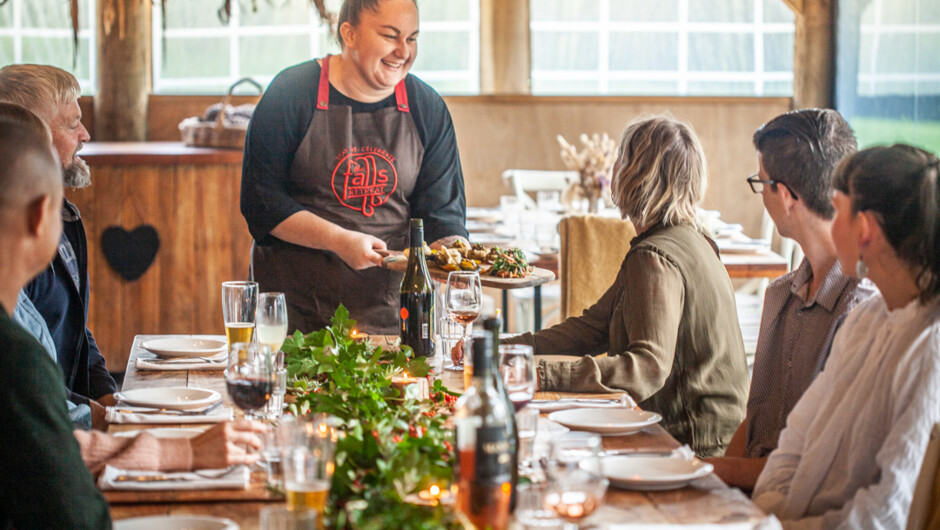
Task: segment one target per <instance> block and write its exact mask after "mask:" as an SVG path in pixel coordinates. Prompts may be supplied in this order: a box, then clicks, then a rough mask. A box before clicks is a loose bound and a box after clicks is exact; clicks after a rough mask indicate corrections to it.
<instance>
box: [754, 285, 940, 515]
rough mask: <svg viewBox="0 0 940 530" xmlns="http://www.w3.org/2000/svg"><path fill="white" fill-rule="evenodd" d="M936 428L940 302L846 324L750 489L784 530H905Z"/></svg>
mask: <svg viewBox="0 0 940 530" xmlns="http://www.w3.org/2000/svg"><path fill="white" fill-rule="evenodd" d="M937 422H940V298H938V297H934V299H933V300H931V301H930V303H928V304H927V305H926V306H925V305H921V304H920V302H919V301H917V300H915V301H913V302H911V303H910V304H908V305H907V306H906V307H904V308H901V309H896V310H894V311H888V309H887V307H886V306H885V302H884V299H883V298H882V296H881V294H877V295H875V296H873V297H872V298H870V299H869V300H867V301H865V302H863V303H862V304H860V305H859V306H858V307H856V308H855V310H853V311H852V312H851V313H850V314H849V316H848V317H847V318H846V321H845V324H844V325H843V326H842V329H841V330H839V332H838V334H837V335H836V337H835V340H834V342H833V345H832V353H831V354H830V357H829V360H828V362H827V363H826V368H825V370H823V372H822V373H821V374H819V376H818V377H817V378H816V380H815V381H814V382H813V383H812V385H810V387H809V388H808V389H807V391H806V393H805V394H803V397H802V399H800V401H799V402H798V403H797V405H796V406H795V407H794V409H793V411H792V412H791V413H790V416H789V418H788V419H787V427H786V429H785V430H784V431H783V432H782V433H781V434H780V444H779V446H778V447H777V449H776V450H775V451H774V452H773V453H771V455H770V457H769V459H768V461H767V465H766V467H765V468H764V471H763V473H761V475H760V478H759V479H758V481H757V485H756V487H755V488H754V502H755V503H756V504H757V505H758V506H760V507H761V508H763V509H764V510H766V511H768V512H770V513H773V514H775V515H776V516H777V517H779V518H780V519H781V521H782V522H783V524H784V527H785V528H904V526H905V524H906V521H907V514H908V511H909V509H910V504H911V498H912V497H913V492H914V485H915V484H916V482H917V476H918V473H919V472H920V466H921V461H922V460H923V457H924V451H925V449H926V447H927V441H928V439H929V437H930V430H931V428H932V427H933V425H934V423H937Z"/></svg>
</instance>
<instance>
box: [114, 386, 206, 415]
mask: <svg viewBox="0 0 940 530" xmlns="http://www.w3.org/2000/svg"><path fill="white" fill-rule="evenodd" d="M114 398H115V399H117V400H119V401H121V402H123V403H126V404H128V405H135V406H138V407H152V408H155V409H176V410H188V409H201V408H203V407H207V406H209V405H211V404H213V403H215V402H216V401H219V400H220V399H222V396H220V395H219V393H218V392H216V391H214V390H207V389H205V388H186V387H165V388H138V389H136V390H123V391H121V392H115V393H114Z"/></svg>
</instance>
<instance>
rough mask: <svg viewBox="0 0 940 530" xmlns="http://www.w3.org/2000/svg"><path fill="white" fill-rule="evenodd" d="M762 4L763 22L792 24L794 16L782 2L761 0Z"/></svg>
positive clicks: (780, 0)
mask: <svg viewBox="0 0 940 530" xmlns="http://www.w3.org/2000/svg"><path fill="white" fill-rule="evenodd" d="M763 2H764V22H770V23H777V22H786V23H790V24H792V23H793V20H794V18H795V15H794V14H793V11H791V10H790V8H789V7H787V5H786V4H784V3H783V0H763Z"/></svg>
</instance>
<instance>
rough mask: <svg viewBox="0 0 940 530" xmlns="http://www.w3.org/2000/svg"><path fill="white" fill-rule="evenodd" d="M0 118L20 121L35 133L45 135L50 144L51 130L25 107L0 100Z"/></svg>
mask: <svg viewBox="0 0 940 530" xmlns="http://www.w3.org/2000/svg"><path fill="white" fill-rule="evenodd" d="M0 120H8V121H12V122H18V123H22V124H23V125H24V126H26V127H29V128H30V129H32V130H33V131H34V132H35V133H37V134H39V135H42V136H43V137H45V138H46V139H47V140H48V141H49V144H50V145H51V144H52V131H50V130H49V127H48V126H47V125H46V122H44V121H43V120H42V118H40V117H39V116H37V115H36V114H35V113H33V112H32V111H30V110H29V109H27V108H26V107H23V106H21V105H17V104H16V103H9V102H6V101H0Z"/></svg>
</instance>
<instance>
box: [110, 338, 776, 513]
mask: <svg viewBox="0 0 940 530" xmlns="http://www.w3.org/2000/svg"><path fill="white" fill-rule="evenodd" d="M155 337H157V336H155V335H138V336H137V337H135V339H134V343H133V347H132V349H131V353H130V359H129V360H128V365H127V373H126V375H125V379H124V386H123V389H124V390H132V389H136V388H154V387H161V386H187V387H199V388H208V389H211V390H215V391H217V392H220V393H221V394H222V396H223V399H224V400H225V402H226V404H229V405H230V404H231V402H230V401H229V398H228V395H227V393H226V391H225V383H224V380H223V377H222V373H221V372H213V371H172V372H171V371H138V370H137V369H136V368H135V363H136V360H137V358H138V357H140V356H141V355H142V354H144V355H146V353H145V350H143V349H142V348H141V346H140V345H141V343H142V342H143V341H145V340H148V339H152V338H155ZM442 379H443V381H444V383H445V384H446V385H447V386H448V387H449V388H453V389H462V388H463V376H462V374H461V373H459V372H450V371H444V372H443V374H442ZM576 396H578V394H562V393H557V392H539V393H537V394H536V398H538V399H558V398H561V397H576ZM591 396H592V397H597V395H596V394H592V395H591ZM166 426H167V425H160V427H166ZM145 427H147V426H146V425H112V426H111V427H110V429H109V430H110V432H119V431H126V430H136V429H141V428H145ZM187 427H192V425H187ZM603 443H604V448H605V449H631V448H658V449H664V450H669V449H674V448H676V447H678V446H679V444H678V442H676V440H675V439H674V438H673V437H672V436H670V435H669V433H667V432H666V431H665V430H664V429H663V428H662V427H660V426H659V425H654V426H651V427H647V428H646V429H644V430H643V431H641V432H639V433H637V434H634V435H630V436H609V437H605V438H604V442H603ZM263 484H264V473H263V472H261V473H254V474H253V475H252V477H251V485H250V487H249V488H248V489H247V490H244V491H227V490H218V491H190V492H106V493H105V497H106V498H107V499H108V501H109V502H110V504H111V515H112V517H113V518H114V519H115V520H117V519H124V518H128V517H138V516H144V515H171V514H202V515H214V516H219V517H227V518H229V519H232V520H234V521H236V522H237V523H238V524H240V525H241V528H242V530H253V529H256V528H258V513H259V511H260V510H261V508H263V507H264V506H266V505H270V503H272V502H279V499H277V498H276V497H273V496H271V495H270V494H269V493H267V492H266V491H265V489H264V485H263ZM765 517H766V516H765V515H764V514H763V513H762V512H761V511H760V509H759V508H757V507H756V506H755V505H754V504H753V503H751V502H750V500H749V499H748V498H747V496H745V495H744V494H743V493H742V492H741V491H740V490H737V489H732V488H729V487H728V486H726V485H725V484H724V483H723V482H722V481H721V480H720V479H718V478H717V477H716V476H714V475H709V476H707V477H703V478H701V479H698V480H696V481H695V482H693V483H692V485H691V486H689V487H685V488H681V489H678V490H673V491H662V492H639V491H624V490H617V489H614V488H610V489H609V490H608V492H607V495H606V497H605V500H604V506H603V507H602V508H601V509H599V510H598V512H597V513H595V515H594V516H592V518H591V519H589V521H591V522H595V523H596V524H598V525H600V526H603V525H604V524H611V523H645V524H688V525H698V524H738V525H743V526H745V527H748V526H751V525H753V526H757V525H758V524H759V523H760V522H761V521H763V520H764V519H765ZM736 528H737V527H736Z"/></svg>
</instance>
